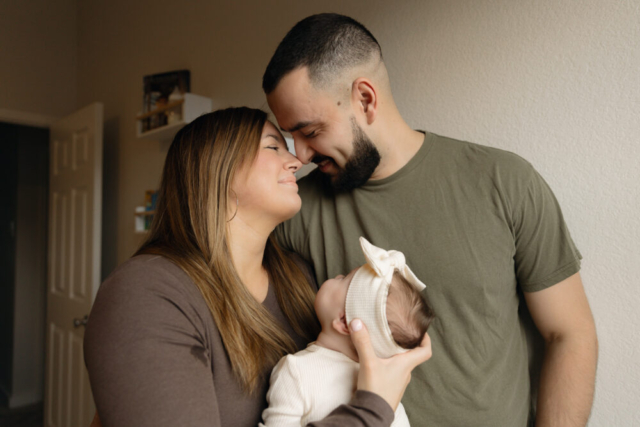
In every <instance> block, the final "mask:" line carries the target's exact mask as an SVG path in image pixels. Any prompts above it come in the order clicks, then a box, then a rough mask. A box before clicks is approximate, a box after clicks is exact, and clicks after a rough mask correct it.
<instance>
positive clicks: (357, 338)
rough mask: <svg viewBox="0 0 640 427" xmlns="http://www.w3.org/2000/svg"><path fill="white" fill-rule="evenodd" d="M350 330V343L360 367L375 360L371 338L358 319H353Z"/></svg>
mask: <svg viewBox="0 0 640 427" xmlns="http://www.w3.org/2000/svg"><path fill="white" fill-rule="evenodd" d="M349 327H350V328H351V341H352V342H353V345H354V346H355V348H356V351H357V352H358V359H359V361H360V365H362V364H366V363H367V361H369V360H372V359H377V356H376V353H375V351H374V350H373V346H372V345H371V338H370V337H369V331H368V330H367V327H366V326H365V325H364V323H362V321H361V320H360V319H353V320H352V321H351V324H350V325H349Z"/></svg>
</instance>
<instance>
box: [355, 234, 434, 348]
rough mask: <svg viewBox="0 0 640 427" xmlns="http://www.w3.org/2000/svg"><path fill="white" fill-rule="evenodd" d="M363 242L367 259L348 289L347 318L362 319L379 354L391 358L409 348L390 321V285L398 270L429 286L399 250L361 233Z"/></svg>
mask: <svg viewBox="0 0 640 427" xmlns="http://www.w3.org/2000/svg"><path fill="white" fill-rule="evenodd" d="M360 246H361V247H362V252H363V253H364V256H365V258H366V260H367V264H366V265H363V266H362V267H360V268H359V269H358V271H356V273H355V274H354V276H353V278H352V279H351V284H350V285H349V289H348V290H347V299H346V302H345V315H346V318H347V322H348V323H351V320H353V319H354V318H359V319H361V320H362V321H363V322H364V323H365V325H367V329H368V330H369V337H370V338H371V344H372V345H373V349H374V350H375V352H376V354H377V355H378V357H382V358H387V357H391V356H393V355H394V354H398V353H403V352H405V351H407V350H405V349H403V348H402V347H400V346H399V345H398V344H396V342H395V341H394V340H393V336H392V334H391V330H390V328H389V323H388V321H387V313H386V305H387V296H388V295H389V287H390V286H391V280H392V279H393V273H394V271H395V270H398V272H399V273H400V274H401V275H402V276H404V278H405V279H406V280H407V282H409V283H410V284H411V286H413V287H414V288H416V289H417V290H418V291H422V290H423V289H424V288H426V286H425V285H424V283H422V282H421V281H420V280H418V278H417V277H416V276H415V274H413V272H412V271H411V269H409V267H408V266H407V264H406V260H405V257H404V255H403V254H402V253H401V252H398V251H385V250H384V249H380V248H378V247H376V246H373V245H372V244H371V243H369V242H368V241H367V239H365V238H364V237H360Z"/></svg>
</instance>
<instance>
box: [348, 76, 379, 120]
mask: <svg viewBox="0 0 640 427" xmlns="http://www.w3.org/2000/svg"><path fill="white" fill-rule="evenodd" d="M351 97H352V102H353V105H355V106H356V108H358V109H360V112H361V113H362V114H364V115H365V117H366V119H367V124H371V123H373V122H374V120H375V119H376V115H377V113H378V93H377V92H376V88H375V86H373V83H372V82H371V80H369V79H367V78H365V77H360V78H357V79H355V80H354V81H353V84H352V85H351Z"/></svg>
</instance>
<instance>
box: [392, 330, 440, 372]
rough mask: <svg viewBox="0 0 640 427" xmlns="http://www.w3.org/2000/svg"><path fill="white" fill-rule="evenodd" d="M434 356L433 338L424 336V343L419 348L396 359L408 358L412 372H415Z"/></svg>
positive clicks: (427, 335)
mask: <svg viewBox="0 0 640 427" xmlns="http://www.w3.org/2000/svg"><path fill="white" fill-rule="evenodd" d="M432 354H433V353H432V351H431V337H429V334H424V338H422V342H421V343H420V345H419V346H418V347H416V348H414V349H412V350H409V351H408V352H406V353H402V354H400V355H398V356H394V357H402V358H406V360H407V363H408V364H409V366H410V367H411V370H413V368H415V367H416V366H418V365H420V364H421V363H424V362H426V361H427V360H429V359H431V355H432Z"/></svg>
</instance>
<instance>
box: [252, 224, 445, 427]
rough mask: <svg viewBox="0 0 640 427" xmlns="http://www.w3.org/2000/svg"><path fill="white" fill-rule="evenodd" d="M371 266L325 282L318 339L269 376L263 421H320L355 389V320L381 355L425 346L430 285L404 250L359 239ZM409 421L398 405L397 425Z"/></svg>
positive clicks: (270, 423) (283, 423)
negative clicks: (352, 331)
mask: <svg viewBox="0 0 640 427" xmlns="http://www.w3.org/2000/svg"><path fill="white" fill-rule="evenodd" d="M360 246H361V247H362V251H363V252H364V255H365V258H366V260H367V263H366V264H365V265H363V266H362V267H358V268H356V269H354V270H353V271H351V272H350V273H349V274H348V275H347V276H337V277H336V278H334V279H329V280H327V281H326V282H324V283H323V284H322V286H321V287H320V290H319V291H318V294H317V295H316V300H315V310H316V314H317V315H318V319H319V320H320V324H321V325H322V331H321V332H320V335H318V339H317V340H316V341H315V342H313V343H311V344H309V346H308V347H307V348H306V349H305V350H302V351H299V352H298V353H295V354H290V355H288V356H286V357H283V358H282V359H281V360H280V362H278V364H277V365H276V367H275V368H274V369H273V372H272V373H271V386H270V388H269V392H268V393H267V401H268V403H269V407H268V408H267V409H265V410H264V412H263V413H262V418H263V420H264V424H261V425H262V426H265V425H266V426H305V425H307V423H310V422H313V421H317V420H321V419H323V418H324V417H326V416H327V415H328V414H329V413H330V412H331V411H333V410H334V409H335V408H337V407H338V406H340V405H341V404H344V403H349V401H350V400H351V397H352V396H353V394H354V393H355V391H356V384H357V379H358V367H359V365H358V354H357V352H356V350H355V347H354V346H353V344H352V342H351V338H350V337H349V327H348V325H349V323H350V322H351V320H352V319H354V318H358V319H361V320H362V321H363V322H364V324H365V325H366V326H367V329H368V331H369V335H370V338H371V343H372V345H373V348H374V350H375V352H376V354H377V356H378V357H381V358H388V357H391V356H393V355H395V354H398V353H402V352H405V351H407V350H408V349H412V348H415V347H417V346H418V345H420V343H421V341H422V338H423V337H424V334H425V333H426V332H427V328H428V327H429V324H430V323H431V321H432V320H433V318H434V315H433V311H432V310H431V307H430V306H429V304H428V302H427V301H426V300H425V299H424V298H423V297H422V296H421V295H420V291H422V290H423V289H424V288H425V285H424V284H423V283H422V282H421V281H420V280H418V278H417V277H416V276H415V275H414V274H413V272H412V271H411V270H410V269H409V267H408V266H407V265H406V264H405V258H404V255H403V254H402V253H400V252H398V251H388V252H387V251H385V250H383V249H380V248H377V247H375V246H373V245H372V244H371V243H369V242H368V241H367V240H366V239H365V238H363V237H360ZM400 426H409V420H408V419H407V414H406V413H405V411H404V407H403V406H402V404H400V405H399V406H398V408H397V410H396V413H395V419H394V422H393V424H392V427H400Z"/></svg>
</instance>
